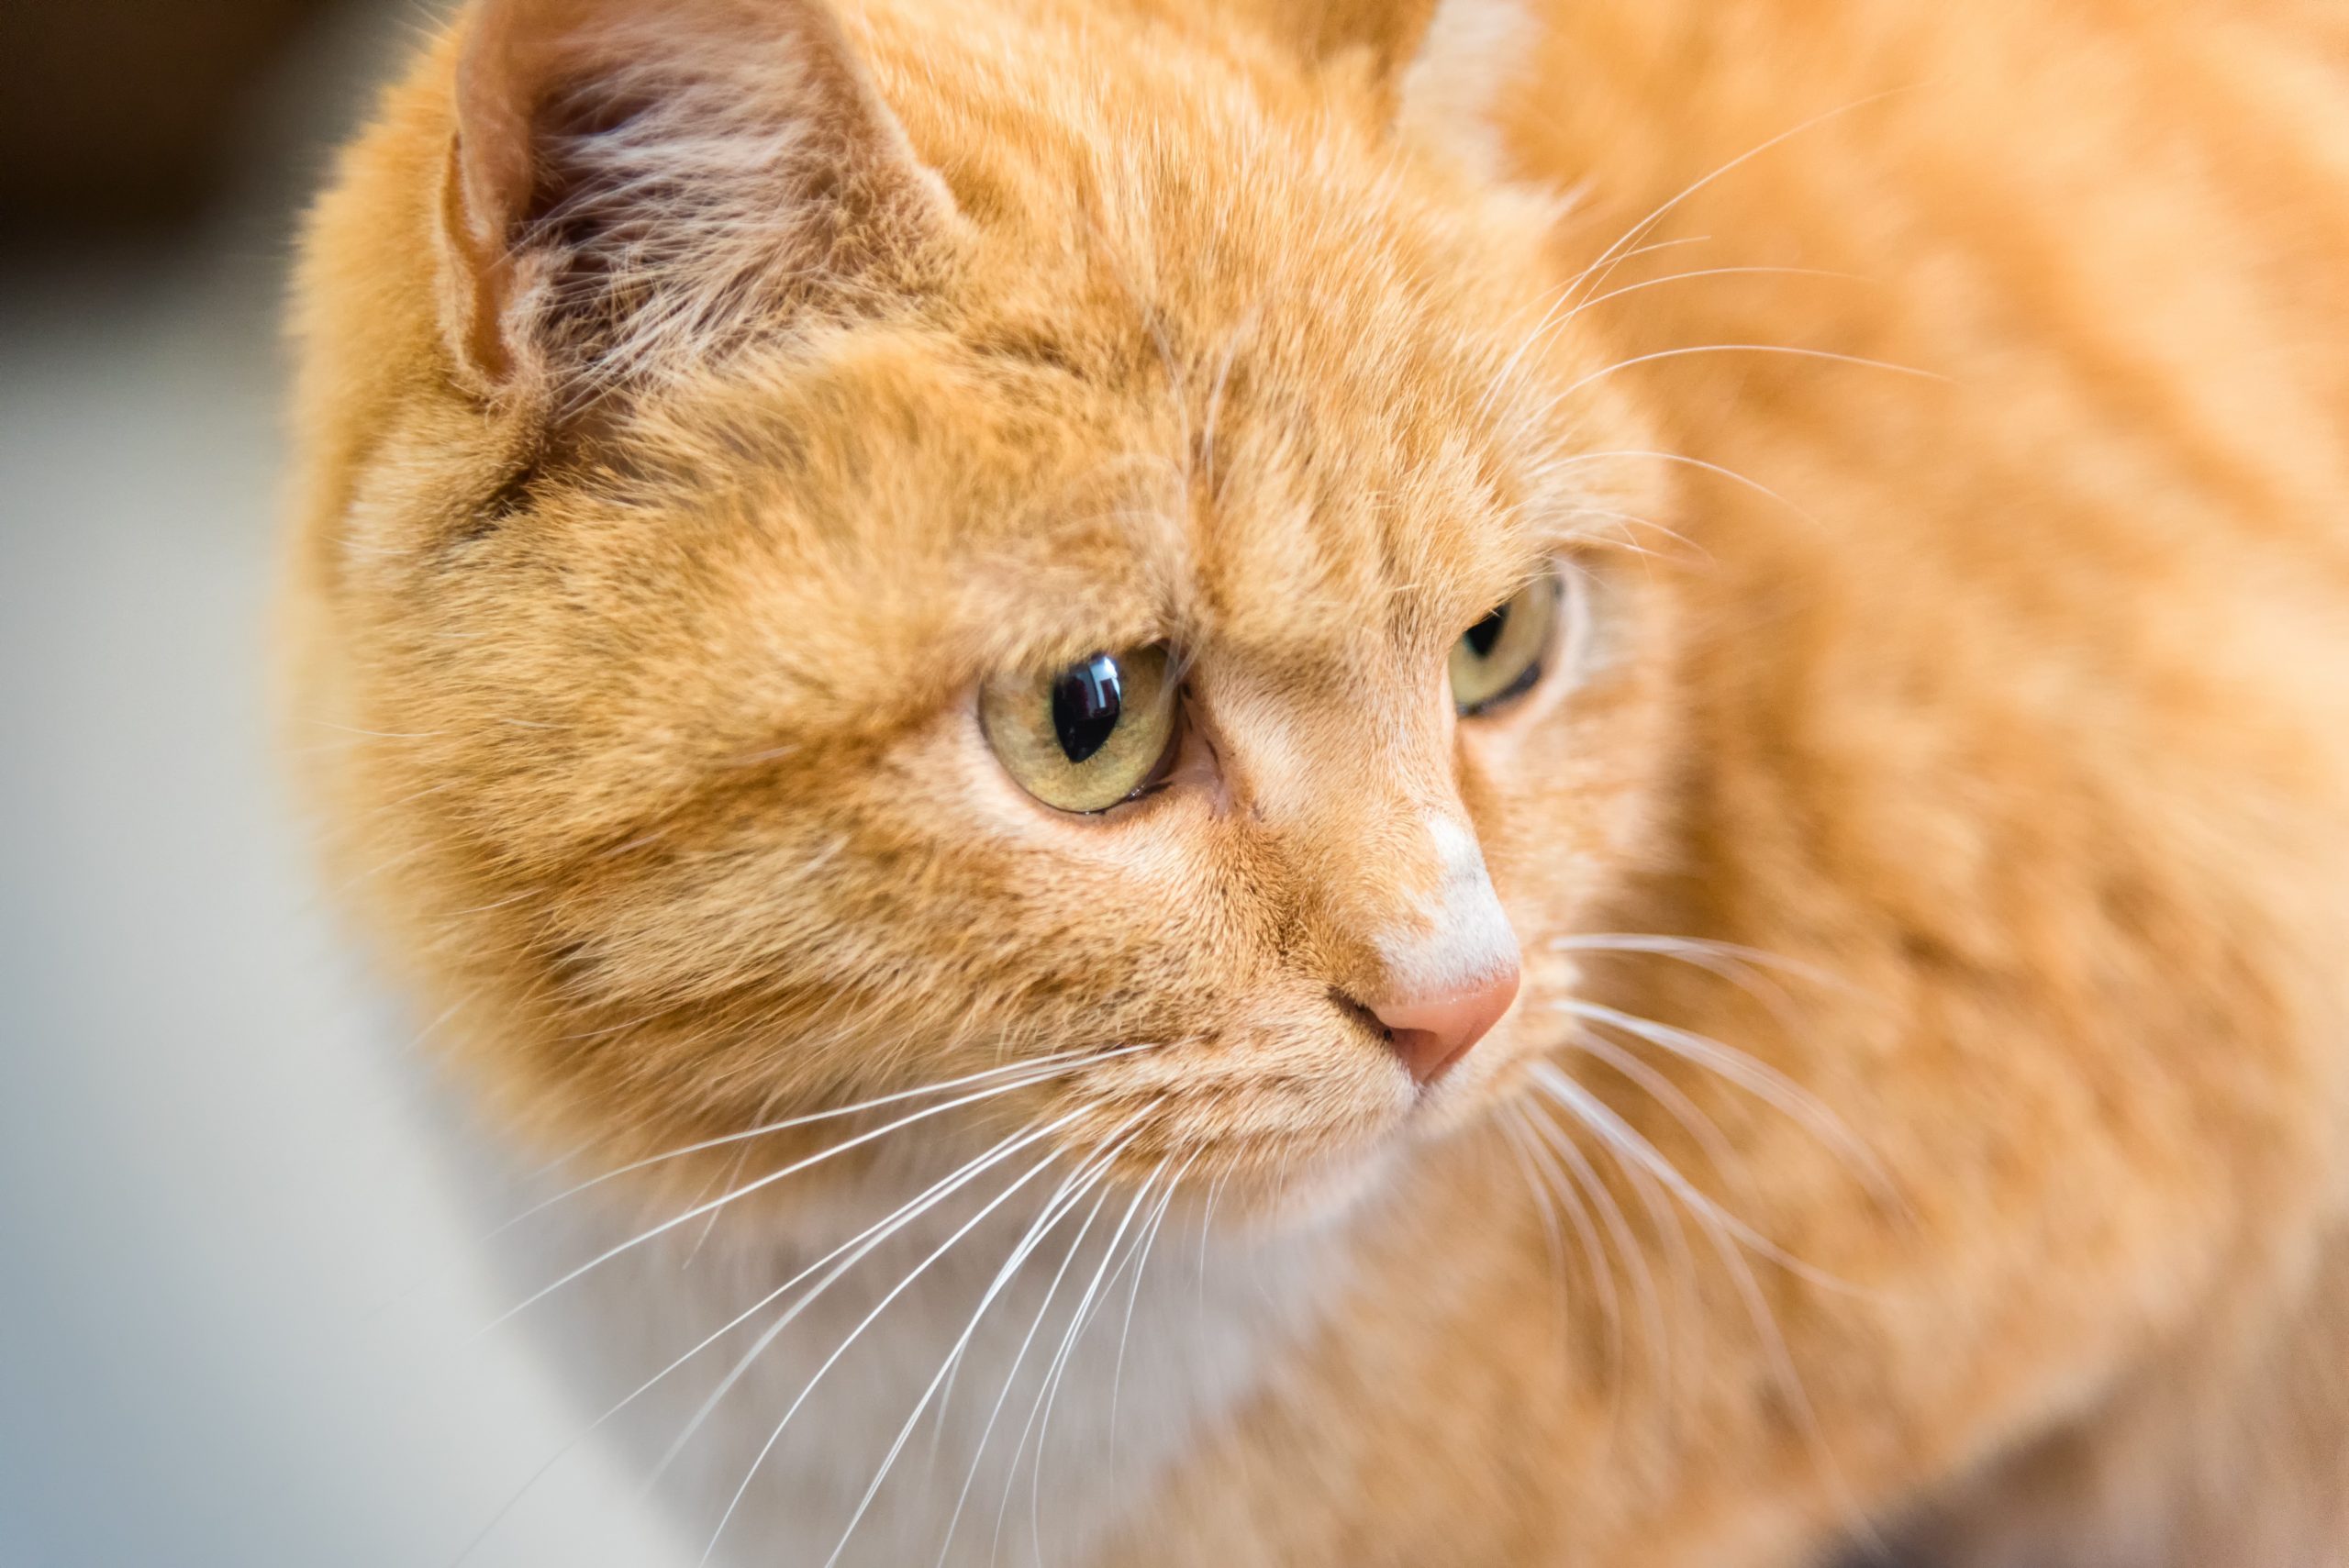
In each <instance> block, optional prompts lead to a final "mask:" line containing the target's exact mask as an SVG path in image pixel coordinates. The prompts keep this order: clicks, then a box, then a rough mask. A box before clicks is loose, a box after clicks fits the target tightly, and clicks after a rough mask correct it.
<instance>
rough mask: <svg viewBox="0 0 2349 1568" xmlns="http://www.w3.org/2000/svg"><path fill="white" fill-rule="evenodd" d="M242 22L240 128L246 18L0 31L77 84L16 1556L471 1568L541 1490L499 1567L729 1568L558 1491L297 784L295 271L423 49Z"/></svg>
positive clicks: (16, 904) (18, 621)
mask: <svg viewBox="0 0 2349 1568" xmlns="http://www.w3.org/2000/svg"><path fill="white" fill-rule="evenodd" d="M247 8H248V9H257V10H260V11H268V12H269V13H270V15H269V19H268V20H269V25H268V26H267V27H266V28H263V27H261V25H260V24H258V23H255V24H253V27H252V29H250V31H249V33H248V34H239V35H238V37H239V38H240V39H242V41H243V45H244V46H245V47H244V53H243V55H242V56H240V58H239V62H238V68H237V71H236V72H225V68H223V74H222V77H221V82H220V83H218V84H217V87H216V90H215V95H214V97H213V98H211V99H209V100H199V99H198V98H196V97H195V96H192V95H193V94H194V93H195V85H194V84H193V82H192V78H193V76H194V75H195V72H197V71H198V70H199V67H201V69H203V70H214V69H216V67H217V66H218V62H217V61H209V60H204V61H199V59H198V57H197V56H196V55H195V54H192V53H189V52H187V51H186V50H185V49H184V48H183V47H182V46H180V45H178V44H177V43H174V42H173V40H172V39H171V38H170V37H168V36H167V31H168V29H167V28H166V22H167V19H168V18H169V17H171V16H173V15H174V14H175V15H177V16H178V17H180V18H181V20H182V22H183V23H184V20H185V18H186V17H187V16H189V15H191V14H192V15H195V16H198V17H204V18H207V19H208V20H207V21H206V28H207V29H208V33H207V35H206V36H208V37H211V38H213V39H215V41H217V38H218V37H219V36H220V29H222V28H229V27H230V14H231V13H232V12H237V11H238V10H239V7H238V6H231V5H228V4H227V3H226V0H222V3H221V4H219V5H217V6H216V5H215V4H214V3H213V0H206V3H204V4H201V5H192V6H191V5H187V4H185V0H170V6H168V7H161V8H159V7H158V6H156V5H155V4H153V0H146V3H143V4H142V3H141V0H104V3H99V0H93V3H91V4H88V5H80V4H77V5H76V6H66V5H65V4H64V0H30V3H28V5H26V6H23V7H9V8H8V9H9V10H10V11H12V12H17V13H18V15H17V17H16V18H15V19H13V20H10V21H8V22H6V23H5V24H0V28H5V29H10V30H13V29H18V28H21V29H23V30H24V32H25V33H26V35H27V36H26V37H25V38H24V39H10V38H8V37H7V36H6V31H0V45H5V46H6V47H5V49H0V56H4V57H5V58H6V59H8V60H9V61H12V64H11V68H10V69H11V73H12V75H13V76H16V77H17V79H18V81H19V82H23V81H27V80H32V81H39V82H45V83H47V84H48V87H47V91H48V93H49V97H47V98H44V97H43V96H42V95H41V94H40V93H39V92H34V93H30V94H29V95H28V94H27V93H24V92H20V91H19V90H18V88H17V87H14V86H12V88H11V89H10V94H9V96H11V97H14V98H15V99H16V107H15V108H13V109H11V110H7V111H5V115H7V116H15V117H18V118H19V119H21V120H25V121H26V122H27V124H28V125H29V127H30V128H29V130H28V129H27V125H15V126H6V127H0V129H7V130H12V131H15V132H17V133H18V134H17V136H16V138H15V139H12V141H11V150H10V154H9V156H10V158H11V159H19V160H22V162H21V163H20V165H19V172H18V174H17V175H11V176H8V179H9V182H10V183H9V184H8V188H7V190H6V196H7V197H8V200H9V206H10V210H9V211H8V212H7V214H6V223H5V225H0V234H6V236H7V243H6V247H5V248H0V823H4V824H5V827H0V1065H4V1066H5V1074H0V1568H17V1565H20V1564H21V1565H26V1568H68V1565H72V1568H81V1565H84V1564H88V1565H104V1568H146V1565H154V1568H214V1565H218V1568H232V1565H233V1568H277V1565H280V1564H284V1565H289V1568H290V1565H295V1564H299V1565H302V1568H324V1565H328V1564H335V1565H345V1564H348V1565H354V1568H356V1565H375V1564H384V1565H386V1568H388V1565H393V1564H397V1565H400V1568H446V1565H452V1564H454V1563H456V1562H458V1560H459V1558H460V1555H461V1554H462V1553H464V1552H466V1550H467V1547H468V1543H469V1541H471V1540H473V1538H474V1537H475V1535H476V1534H477V1532H479V1531H480V1530H481V1529H483V1527H484V1526H485V1525H487V1524H488V1523H489V1522H490V1521H491V1520H492V1518H494V1517H495V1516H496V1515H497V1514H498V1513H499V1510H500V1509H501V1508H502V1507H505V1506H506V1505H507V1503H508V1502H509V1501H511V1500H514V1499H516V1498H517V1497H518V1498H519V1501H518V1502H517V1503H516V1504H515V1507H513V1509H512V1511H511V1512H510V1513H509V1514H507V1516H506V1517H505V1518H503V1519H502V1520H500V1522H499V1523H498V1524H497V1527H496V1529H495V1530H493V1531H492V1532H491V1533H490V1534H489V1535H488V1536H487V1537H486V1538H485V1539H484V1540H481V1541H480V1543H479V1544H478V1546H477V1548H475V1549H474V1550H473V1551H472V1552H471V1554H470V1555H469V1556H466V1557H465V1559H464V1561H465V1562H468V1563H481V1564H492V1563H509V1564H531V1565H540V1564H551V1563H558V1562H559V1563H563V1564H571V1565H580V1568H591V1565H598V1564H607V1563H608V1564H628V1565H629V1568H656V1565H658V1564H661V1563H664V1562H672V1561H690V1557H689V1556H687V1557H684V1558H679V1557H678V1556H677V1555H676V1554H675V1553H674V1550H673V1549H672V1548H671V1547H670V1546H669V1545H668V1544H667V1543H666V1542H664V1541H663V1540H662V1539H661V1538H660V1537H659V1535H658V1533H657V1531H656V1529H655V1528H654V1527H653V1525H652V1524H651V1523H650V1522H649V1519H648V1518H647V1516H646V1515H645V1513H644V1512H643V1511H642V1510H641V1509H640V1507H638V1505H637V1504H636V1501H635V1492H634V1487H633V1485H632V1484H630V1483H629V1482H628V1481H627V1480H625V1479H624V1478H622V1477H621V1476H620V1474H619V1473H618V1471H617V1469H607V1468H606V1467H605V1465H604V1462H603V1461H602V1459H601V1458H600V1457H599V1456H597V1455H596V1453H595V1452H594V1451H593V1449H592V1445H591V1446H590V1447H589V1448H587V1449H584V1450H582V1451H578V1452H574V1453H573V1454H572V1455H570V1456H569V1457H567V1458H565V1459H564V1460H563V1461H562V1462H561V1463H559V1464H557V1465H556V1466H555V1467H554V1468H553V1469H552V1470H551V1472H549V1473H547V1474H546V1475H545V1476H544V1477H543V1478H542V1479H540V1480H539V1481H538V1482H537V1483H536V1484H535V1485H529V1486H528V1489H527V1491H526V1490H525V1487H526V1484H528V1483H529V1482H530V1481H531V1477H532V1475H533V1473H534V1472H536V1471H538V1470H539V1469H540V1466H541V1465H542V1464H543V1463H545V1462H546V1461H547V1460H548V1459H549V1458H550V1457H551V1456H552V1455H554V1454H555V1453H556V1452H557V1451H560V1450H562V1448H563V1446H564V1445H565V1443H566V1442H567V1441H568V1440H570V1439H571V1438H572V1437H573V1435H574V1434H575V1433H576V1432H577V1431H578V1429H580V1428H581V1427H582V1426H583V1425H584V1422H585V1421H586V1420H587V1419H588V1418H590V1417H591V1416H592V1414H593V1412H583V1411H581V1410H578V1409H575V1408H572V1407H569V1406H567V1405H566V1404H565V1403H564V1402H563V1401H562V1399H561V1398H560V1397H559V1396H558V1395H557V1393H556V1392H555V1390H554V1387H553V1385H552V1384H551V1382H550V1381H549V1380H548V1379H546V1378H545V1377H544V1376H543V1374H542V1373H541V1372H540V1368H539V1365H538V1362H537V1361H536V1360H535V1358H534V1357H533V1355H532V1353H531V1351H530V1349H529V1340H528V1334H527V1330H526V1329H525V1330H522V1331H517V1330H514V1329H506V1330H500V1331H498V1332H495V1333H492V1334H488V1335H485V1336H484V1335H482V1334H481V1332H480V1330H481V1329H483V1328H484V1325H485V1324H487V1323H488V1322H489V1321H490V1320H491V1319H492V1318H495V1316H496V1314H497V1312H498V1310H499V1309H500V1308H501V1307H503V1306H504V1305H506V1304H507V1301H509V1300H510V1299H511V1295H510V1291H509V1290H508V1289H507V1288H505V1287H494V1286H491V1285H489V1284H486V1283H485V1279H486V1271H485V1270H484V1269H483V1268H482V1267H481V1260H482V1258H483V1256H484V1252H485V1251H486V1249H485V1248H484V1245H483V1243H482V1235H483V1232H484V1230H485V1229H487V1228H488V1227H487V1224H486V1223H485V1222H484V1218H483V1217H482V1215H480V1214H479V1213H477V1212H474V1211H473V1210H471V1209H469V1208H468V1207H467V1206H466V1205H465V1203H464V1201H463V1197H462V1184H461V1183H460V1182H459V1181H458V1180H457V1173H456V1172H455V1171H454V1170H453V1169H451V1168H450V1167H449V1166H448V1164H447V1163H446V1162H445V1161H444V1159H443V1157H442V1156H441V1154H440V1151H439V1150H438V1149H437V1148H436V1147H435V1144H434V1142H433V1140H432V1137H431V1134H430V1126H431V1122H430V1118H431V1117H432V1116H433V1115H434V1114H435V1108H434V1106H433V1105H432V1104H431V1101H432V1097H433V1096H432V1094H431V1089H430V1084H429V1075H428V1074H427V1073H426V1072H425V1071H424V1070H423V1067H422V1064H421V1063H420V1062H418V1061H417V1060H416V1056H415V1052H414V1051H413V1049H412V1047H411V1045H410V1041H411V1040H413V1038H414V1034H415V1026H414V1024H413V1022H412V1021H408V1020H406V1019H405V1018H404V1017H403V1015H402V1014H401V1012H400V1010H399V1008H398V1007H397V1006H396V1005H395V1004H394V1003H390V1002H386V1001H384V1000H382V999H380V998H374V997H371V994H370V992H369V990H368V988H367V986H366V984H365V983H364V980H363V972H362V966H361V964H360V963H359V962H357V961H356V960H355V959H354V958H352V957H351V956H350V954H349V952H348V950H347V946H346V944H345V943H344V942H343V941H342V940H340V933H339V932H338V931H337V930H336V929H335V928H334V925H333V922H332V921H331V920H330V919H329V918H328V917H327V915H326V914H325V912H324V909H323V901H322V900H321V898H320V897H319V895H318V894H317V890H316V888H315V887H314V885H313V884H312V881H311V879H310V876H309V871H308V866H307V864H306V859H305V856H304V853H303V846H302V842H301V831H300V827H299V824H298V822H296V821H295V818H294V817H293V815H292V813H291V811H290V808H289V806H288V805H287V803H286V799H285V795H284V792H283V791H282V790H281V789H280V787H279V786H278V784H277V779H276V771H275V767H274V762H273V734H272V729H271V724H270V720H269V717H268V715H267V713H266V710H265V701H264V690H265V660H266V642H267V628H268V618H269V593H270V574H271V571H272V562H271V556H272V552H273V539H274V535H275V532H276V529H277V526H278V523H279V516H278V506H277V497H278V492H279V486H280V474H279V464H280V457H281V439H280V417H281V407H280V404H281V397H282V384H283V380H284V364H283V361H284V355H283V353H282V351H281V349H280V345H279V343H278V339H277V327H276V320H275V317H276V315H277V307H278V302H279V296H280V293H281V290H282V287H283V280H284V269H285V261H286V254H287V241H288V238H289V236H290V234H291V232H292V228H293V222H294V218H293V214H294V212H295V209H296V207H297V206H298V204H299V202H300V200H301V199H302V195H303V193H304V192H305V191H306V189H307V187H308V186H309V185H310V184H311V183H313V182H315V180H316V179H317V176H318V173H319V172H320V171H321V170H322V169H323V168H324V167H325V165H326V160H327V156H328V150H329V149H330V147H331V145H332V144H333V142H334V141H335V140H336V139H340V137H341V136H343V135H344V134H346V133H347V132H348V130H349V129H350V128H351V127H352V126H354V125H355V124H356V123H357V121H358V119H359V118H360V117H361V116H362V114H363V111H364V106H365V104H366V103H367V101H368V96H369V93H370V91H371V84H372V83H374V82H376V81H379V80H381V79H382V78H384V76H385V75H387V74H388V73H389V72H391V71H393V70H394V69H395V66H396V65H397V63H398V61H401V60H402V59H403V58H405V55H406V51H407V50H410V49H411V48H412V47H413V46H414V42H415V40H416V39H417V37H419V36H420V34H421V31H422V29H423V28H424V27H425V26H426V25H427V20H428V18H427V17H426V15H425V14H424V13H423V12H420V11H418V10H417V9H416V8H415V7H413V6H410V7H406V8H402V9H400V10H397V11H394V12H385V11H384V10H382V9H381V8H368V7H359V8H357V9H356V10H340V9H337V8H336V7H334V6H330V5H300V4H295V3H292V0H279V3H277V4H275V5H274V6H273V7H272V6H266V5H264V6H259V7H247ZM37 9H38V10H39V12H40V15H39V16H35V15H33V13H34V12H35V11H36V10H37ZM239 20H242V18H241V17H239ZM109 28H112V29H115V30H114V32H112V33H111V34H110V33H109ZM158 28H166V31H165V32H158V31H156V30H155V29H158ZM141 29H145V30H141ZM34 35H39V36H34ZM44 50H45V51H46V53H45V54H44V52H43V51H44ZM28 56H29V58H30V60H31V61H32V64H31V65H28ZM142 62H143V68H144V69H146V70H148V71H149V72H150V73H151V74H152V75H153V77H154V82H153V83H151V84H150V85H149V86H147V87H143V88H142V87H141V86H140V85H139V83H136V82H133V83H128V85H127V86H126V84H125V83H123V81H122V80H121V77H122V74H123V72H126V71H128V70H130V69H132V67H133V66H138V65H141V64H142ZM35 65H38V66H39V67H41V69H34V68H33V66H35ZM109 93H111V94H114V95H116V96H117V97H118V98H120V99H121V100H122V101H123V102H125V103H129V102H137V103H139V104H144V105H150V106H151V105H156V104H167V103H168V104H178V105H180V108H179V110H178V111H176V112H179V113H181V114H182V116H183V120H182V122H181V123H179V124H176V125H174V124H161V125H157V126H150V127H147V128H146V129H145V132H144V136H145V140H144V142H143V143H141V144H140V145H139V146H131V145H128V143H129V142H130V141H132V140H135V139H134V138H132V137H131V130H132V129H134V128H135V127H132V126H131V125H130V122H129V120H128V119H127V118H126V115H127V114H128V111H127V110H121V109H118V108H108V107H107V105H108V104H109V103H111V102H113V101H114V100H113V99H109V98H107V97H106V95H107V94H109ZM142 94H143V96H141V95H142ZM173 94H177V95H178V96H177V97H173ZM158 113H159V114H160V113H161V111H160V110H159V111H158ZM41 115H46V116H48V118H45V119H38V120H36V119H32V118H31V117H36V116H41ZM76 116H80V117H81V118H78V119H77V118H75V117H76ZM85 121H86V123H84V122H85ZM94 127H95V128H94ZM190 127H195V128H197V129H198V130H200V131H201V133H202V136H201V138H200V139H201V140H202V141H203V147H202V148H201V149H200V151H201V157H199V156H198V150H196V149H195V141H194V140H192V138H194V137H195V135H196V132H195V131H194V130H191V129H190ZM102 132H103V133H104V134H105V135H108V136H110V135H114V134H115V133H117V132H119V133H120V135H121V137H122V138H123V139H125V143H126V145H125V146H123V147H119V148H117V147H114V146H113V144H112V143H111V142H107V143H106V144H105V145H104V146H101V141H102V140H103V137H102V135H101V133H102ZM28 138H29V139H30V141H31V145H28ZM142 158H144V159H145V160H146V161H141V159H142ZM158 158H161V161H160V162H158V161H156V160H157V159H158ZM173 160H176V161H173ZM84 163H86V164H87V167H86V169H85V168H84V167H83V165H84ZM77 171H80V173H79V174H78V175H77ZM20 176H21V177H20ZM77 177H78V178H80V179H82V180H83V183H80V184H76V183H74V181H75V180H76V178H77ZM142 180H143V182H144V183H142ZM42 182H46V183H45V184H43V183H42Z"/></svg>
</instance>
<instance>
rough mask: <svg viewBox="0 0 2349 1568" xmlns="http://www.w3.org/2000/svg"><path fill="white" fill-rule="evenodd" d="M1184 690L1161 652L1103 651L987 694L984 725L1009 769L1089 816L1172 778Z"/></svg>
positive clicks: (1037, 792) (1000, 680)
mask: <svg viewBox="0 0 2349 1568" xmlns="http://www.w3.org/2000/svg"><path fill="white" fill-rule="evenodd" d="M1179 699H1180V683H1179V681H1178V678H1177V676H1176V673H1175V662H1174V659H1173V656H1172V655H1171V654H1170V653H1169V652H1168V651H1167V650H1166V649H1165V648H1164V647H1163V646H1152V647H1148V648H1131V649H1127V650H1125V651H1122V652H1118V653H1106V652H1105V653H1095V654H1090V655H1088V656H1087V657H1085V658H1083V659H1080V660H1078V661H1077V662H1075V663H1074V664H1070V665H1066V666H1064V667H1063V668H1062V669H1058V670H1053V671H1051V672H1048V673H1044V674H1041V675H1017V674H1015V675H1004V676H998V677H997V678H996V679H995V680H992V681H989V682H988V683H987V684H986V685H985V688H984V689H982V690H981V692H980V693H979V722H980V725H981V727H982V728H985V731H986V737H987V743H988V744H989V745H991V746H993V747H994V748H995V754H996V757H997V758H998V759H999V760H1000V761H1001V762H1002V763H1003V768H1004V772H1006V773H1009V774H1010V775H1011V776H1012V777H1013V778H1014V779H1015V780H1017V781H1018V782H1019V786H1020V787H1021V788H1022V789H1024V790H1026V791H1027V792H1028V793H1029V794H1030V795H1034V796H1035V797H1036V798H1037V799H1038V800H1041V801H1042V802H1043V803H1044V804H1045V805H1047V806H1056V807H1058V808H1059V809H1061V810H1063V811H1074V812H1083V813H1091V812H1097V811H1107V810H1108V809H1109V808H1110V807H1111V806H1117V805H1119V804H1121V803H1122V802H1125V801H1128V800H1131V799H1132V798H1133V797H1134V796H1136V795H1140V794H1141V793H1142V792H1143V791H1144V790H1146V789H1148V788H1149V787H1150V786H1151V785H1152V784H1155V783H1157V782H1158V780H1159V779H1160V778H1162V777H1163V776H1164V774H1165V773H1166V770H1167V768H1168V766H1169V765H1170V764H1171V763H1172V762H1173V761H1174V757H1175V745H1176V743H1177V742H1178V741H1179V740H1181V739H1182V735H1181V728H1182V727H1181V722H1180V720H1181V703H1180V700H1179Z"/></svg>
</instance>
